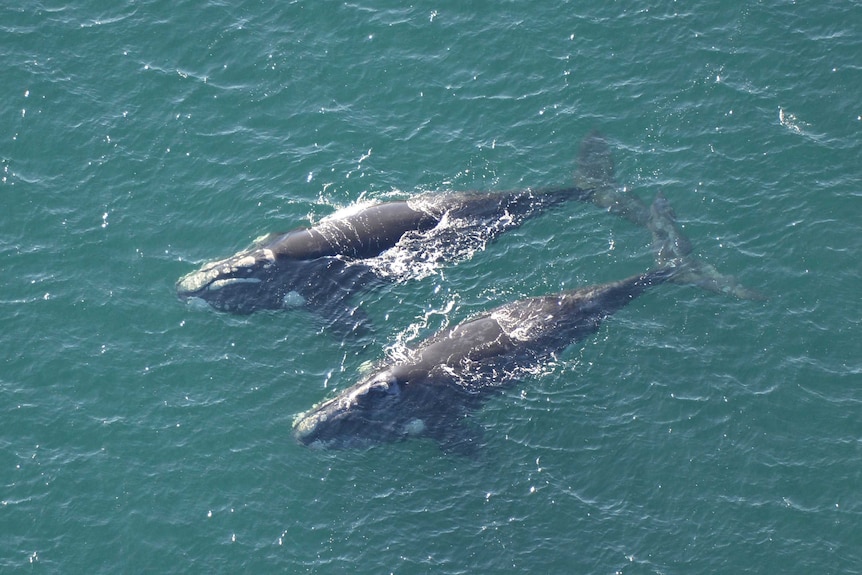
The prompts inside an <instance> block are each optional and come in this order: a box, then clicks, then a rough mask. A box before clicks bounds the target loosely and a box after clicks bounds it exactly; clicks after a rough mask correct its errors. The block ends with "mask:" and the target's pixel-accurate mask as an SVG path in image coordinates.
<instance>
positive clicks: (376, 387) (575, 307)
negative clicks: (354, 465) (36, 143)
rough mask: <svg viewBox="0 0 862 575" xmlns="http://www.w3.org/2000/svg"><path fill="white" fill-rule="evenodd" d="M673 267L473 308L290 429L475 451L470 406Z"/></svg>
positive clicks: (331, 440) (298, 434)
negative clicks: (419, 440)
mask: <svg viewBox="0 0 862 575" xmlns="http://www.w3.org/2000/svg"><path fill="white" fill-rule="evenodd" d="M679 271H680V270H679V269H678V268H676V267H674V266H672V265H669V266H665V267H663V268H660V269H657V270H654V271H651V272H647V273H644V274H639V275H636V276H632V277H629V278H627V279H624V280H622V281H616V282H611V283H606V284H601V285H594V286H589V287H584V288H580V289H576V290H571V291H565V292H562V293H557V294H551V295H546V296H541V297H533V298H527V299H522V300H518V301H514V302H511V303H507V304H504V305H502V306H500V307H497V308H495V309H492V310H490V311H488V312H485V313H482V314H479V315H477V316H475V317H472V318H470V319H468V320H466V321H464V322H462V323H460V324H458V325H456V326H455V327H452V328H448V329H444V330H442V331H440V332H438V333H437V334H435V335H433V336H432V337H430V338H429V339H427V340H425V341H423V342H422V343H420V344H419V345H418V346H417V347H415V348H413V349H410V350H407V352H406V353H405V354H404V355H406V359H401V360H392V361H384V362H382V363H380V364H379V365H378V366H377V368H376V369H375V370H374V371H373V372H372V373H371V374H370V375H368V376H367V377H365V378H363V379H362V380H360V381H359V382H357V383H356V384H354V385H352V386H349V387H347V388H346V389H344V390H343V391H342V392H341V393H339V394H337V395H336V396H335V397H332V398H331V399H328V400H326V401H324V402H322V403H320V404H318V405H316V406H314V407H313V408H311V409H310V410H308V411H307V412H305V413H302V414H300V415H299V416H298V417H297V418H296V419H295V421H294V425H293V435H294V437H295V439H296V440H297V441H299V442H300V443H301V444H304V445H307V446H309V447H313V448H334V449H337V448H349V447H364V446H370V445H373V444H376V443H381V442H392V441H400V440H404V439H408V438H411V437H430V438H432V439H434V440H436V441H437V442H438V444H439V445H440V447H441V448H442V449H443V450H444V451H455V452H462V453H471V452H473V451H475V448H476V443H477V441H476V433H475V432H474V431H473V430H471V429H470V427H466V426H465V419H466V418H468V417H469V415H470V413H471V412H472V411H473V410H476V409H478V408H479V407H480V406H481V405H482V403H483V402H484V401H485V400H487V399H488V398H489V397H491V396H493V395H494V394H495V393H499V391H500V390H502V389H504V388H506V387H507V386H509V385H511V384H513V383H514V382H516V381H518V379H519V378H520V377H521V376H523V375H524V374H527V373H529V371H528V370H529V369H530V368H531V367H535V366H538V365H541V364H542V363H543V362H545V361H547V360H548V359H549V358H550V357H552V356H553V355H554V354H555V353H557V352H560V351H562V350H563V349H565V348H566V347H568V346H569V345H571V344H573V343H575V342H578V341H581V340H583V339H584V338H587V337H589V336H590V335H592V334H594V333H595V332H596V331H598V329H599V326H600V325H601V323H602V322H603V321H604V320H605V319H607V318H608V317H610V316H611V315H612V314H614V313H615V312H616V311H618V310H620V309H621V308H623V307H625V306H626V305H628V304H629V303H631V302H632V301H633V300H634V299H635V298H636V297H638V296H639V295H641V294H642V293H644V292H645V291H646V290H647V289H648V288H649V287H650V286H652V285H657V284H660V283H664V282H666V281H669V280H672V279H673V277H674V275H675V274H677V273H679Z"/></svg>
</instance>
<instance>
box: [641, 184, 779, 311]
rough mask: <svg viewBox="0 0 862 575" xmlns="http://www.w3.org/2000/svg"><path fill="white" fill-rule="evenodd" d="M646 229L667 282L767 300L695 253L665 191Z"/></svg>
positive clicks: (652, 212) (655, 204) (739, 296)
mask: <svg viewBox="0 0 862 575" xmlns="http://www.w3.org/2000/svg"><path fill="white" fill-rule="evenodd" d="M646 226H647V228H648V229H649V231H650V233H651V234H652V245H653V251H654V253H655V258H656V264H657V265H658V267H659V271H660V270H667V276H666V279H667V280H669V281H673V282H674V283H678V284H690V285H695V286H698V287H701V288H703V289H705V290H707V291H711V292H715V293H720V294H726V295H732V296H734V297H737V298H739V299H747V300H764V299H766V297H765V296H764V295H763V294H761V293H760V292H758V291H756V290H753V289H750V288H747V287H745V286H744V285H742V284H741V283H740V282H739V280H737V279H736V278H735V277H733V276H731V275H727V274H723V273H721V272H719V271H718V270H717V269H715V266H713V265H712V264H709V263H706V262H705V261H703V260H701V259H700V258H698V257H696V256H695V255H694V254H693V253H692V252H693V248H692V245H691V242H690V241H689V239H688V237H687V236H686V235H685V234H684V233H683V232H682V230H681V229H680V227H679V225H678V224H677V221H676V214H675V213H674V211H673V208H672V207H671V205H670V202H668V201H667V198H665V197H664V194H662V193H661V192H659V193H658V195H657V196H656V199H655V201H654V202H653V204H652V206H650V210H649V218H648V220H647V223H646Z"/></svg>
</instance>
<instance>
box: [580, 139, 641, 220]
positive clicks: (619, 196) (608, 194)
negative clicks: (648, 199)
mask: <svg viewBox="0 0 862 575" xmlns="http://www.w3.org/2000/svg"><path fill="white" fill-rule="evenodd" d="M575 185H576V186H578V187H579V188H583V189H589V190H592V193H591V194H590V196H589V197H588V198H586V199H587V201H590V202H592V203H593V204H595V205H597V206H598V207H600V208H602V209H605V210H608V211H609V212H611V213H614V214H617V215H619V216H622V217H624V218H626V219H627V220H629V221H631V222H633V223H635V224H637V225H639V226H643V225H646V223H647V220H648V219H649V208H647V207H646V205H645V204H644V203H643V202H642V201H641V199H640V198H639V197H637V196H636V195H634V194H632V193H630V192H626V191H624V190H620V188H619V186H618V185H617V181H616V178H615V177H614V158H613V155H612V154H611V148H610V146H609V145H608V142H607V140H606V139H605V137H604V136H603V135H602V134H601V132H599V131H598V130H593V131H592V132H590V133H589V134H588V135H587V137H586V138H584V140H583V141H582V142H581V147H580V150H579V151H578V170H577V172H575Z"/></svg>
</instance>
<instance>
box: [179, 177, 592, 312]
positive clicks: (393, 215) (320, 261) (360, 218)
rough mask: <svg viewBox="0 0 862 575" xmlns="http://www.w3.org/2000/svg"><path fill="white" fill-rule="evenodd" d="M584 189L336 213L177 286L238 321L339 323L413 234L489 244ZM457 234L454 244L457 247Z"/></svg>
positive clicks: (446, 197) (443, 196)
mask: <svg viewBox="0 0 862 575" xmlns="http://www.w3.org/2000/svg"><path fill="white" fill-rule="evenodd" d="M590 193H591V192H590V191H589V190H584V189H581V188H578V187H568V188H558V189H546V190H523V191H518V192H511V193H440V194H424V195H420V196H417V197H415V198H412V199H410V200H406V201H393V202H385V203H378V204H373V205H370V206H366V207H361V208H360V209H358V210H352V211H349V212H348V213H346V214H343V215H342V214H340V213H336V214H334V215H333V216H332V217H330V218H327V219H325V220H323V221H321V222H320V223H319V224H318V225H315V226H312V227H310V228H303V229H298V230H294V231H291V232H287V233H280V234H270V235H269V236H266V237H265V238H263V239H262V240H260V241H258V242H257V243H256V244H255V245H254V246H252V247H251V248H250V249H248V250H245V251H242V252H240V253H238V254H236V255H234V256H231V257H229V258H226V259H223V260H219V261H215V262H210V263H207V264H204V265H203V266H202V267H201V268H200V269H198V270H196V271H194V272H192V273H190V274H188V275H186V276H184V277H183V278H181V279H180V280H179V281H178V282H177V294H178V295H179V296H180V298H183V299H190V298H197V299H202V300H204V301H206V302H207V303H208V304H209V305H210V306H212V307H213V308H216V309H218V310H222V311H229V312H233V313H251V312H254V311H256V310H260V309H279V308H282V307H284V306H285V305H289V304H290V303H291V301H296V302H297V303H302V304H304V305H306V306H307V307H309V308H311V309H314V310H315V311H317V312H319V313H321V314H323V315H324V316H329V317H333V318H336V317H338V316H344V315H345V314H348V315H350V314H353V313H355V308H350V306H348V305H347V299H348V298H349V297H350V295H352V294H353V293H355V292H356V291H358V290H360V289H361V288H363V287H364V286H366V285H367V284H368V283H369V282H370V281H373V280H374V279H375V277H376V276H375V274H374V272H373V270H372V269H371V268H370V267H369V266H367V265H365V262H366V261H367V259H368V258H373V257H375V256H378V255H380V254H381V253H382V252H384V251H386V250H388V249H390V248H392V247H394V246H396V244H398V242H399V241H401V239H402V238H403V237H405V236H406V235H408V234H411V233H423V232H428V231H430V230H432V229H434V228H436V227H437V226H439V225H440V224H441V222H442V221H443V220H444V219H445V220H447V221H450V222H451V221H460V222H466V224H465V225H466V226H468V227H469V226H472V227H474V228H476V227H481V228H482V231H483V233H484V235H485V238H486V239H492V238H493V237H495V236H496V235H498V234H499V233H501V232H503V231H506V230H508V229H511V228H513V227H515V226H518V225H520V224H521V223H522V222H523V221H524V219H526V218H528V217H530V216H532V215H534V214H537V213H540V212H541V211H543V210H544V209H546V208H548V207H550V206H554V205H557V204H560V203H562V202H564V201H567V200H571V199H577V200H584V199H585V198H586V197H588V196H589V194H590ZM459 231H460V230H458V229H457V228H456V229H454V230H453V232H454V233H453V234H451V235H452V237H453V238H454V239H453V241H458V240H459V238H458V233H459Z"/></svg>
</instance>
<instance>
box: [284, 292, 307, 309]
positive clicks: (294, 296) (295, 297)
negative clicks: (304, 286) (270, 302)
mask: <svg viewBox="0 0 862 575" xmlns="http://www.w3.org/2000/svg"><path fill="white" fill-rule="evenodd" d="M281 304H282V305H283V306H284V307H286V308H295V307H302V306H304V305H305V298H304V297H302V296H301V295H299V293H298V292H295V291H291V292H287V293H286V294H284V297H283V298H282V299H281Z"/></svg>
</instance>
